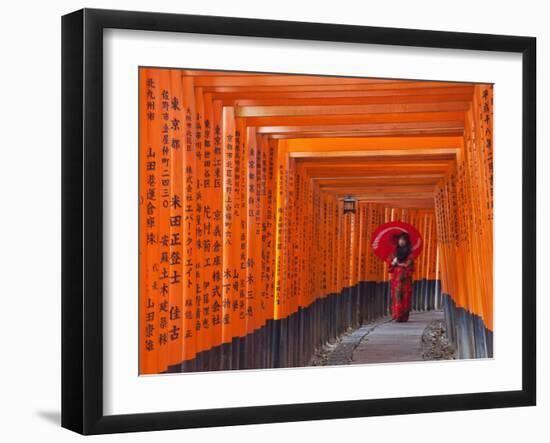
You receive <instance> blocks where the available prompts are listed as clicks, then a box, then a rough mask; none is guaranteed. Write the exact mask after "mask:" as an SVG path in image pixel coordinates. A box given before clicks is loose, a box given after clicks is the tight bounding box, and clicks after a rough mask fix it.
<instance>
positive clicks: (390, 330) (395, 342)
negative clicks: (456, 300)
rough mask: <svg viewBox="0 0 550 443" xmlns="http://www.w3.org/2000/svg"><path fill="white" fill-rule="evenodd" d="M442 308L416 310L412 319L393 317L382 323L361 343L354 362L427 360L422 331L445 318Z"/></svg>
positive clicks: (353, 357) (411, 315)
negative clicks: (401, 321) (440, 309)
mask: <svg viewBox="0 0 550 443" xmlns="http://www.w3.org/2000/svg"><path fill="white" fill-rule="evenodd" d="M442 319H443V312H442V311H427V312H412V313H411V314H410V315H409V321H407V322H405V323H397V322H394V321H390V322H387V323H383V324H381V325H378V326H377V327H376V328H375V329H374V330H373V331H371V332H370V333H369V334H367V335H366V336H365V337H364V338H363V339H362V340H361V341H360V342H359V343H358V345H357V347H356V348H355V351H354V352H353V355H352V358H351V361H350V363H352V364H353V363H388V362H404V361H419V360H424V358H423V357H422V334H423V332H424V329H426V327H427V326H428V325H429V324H430V323H431V322H433V321H435V320H442Z"/></svg>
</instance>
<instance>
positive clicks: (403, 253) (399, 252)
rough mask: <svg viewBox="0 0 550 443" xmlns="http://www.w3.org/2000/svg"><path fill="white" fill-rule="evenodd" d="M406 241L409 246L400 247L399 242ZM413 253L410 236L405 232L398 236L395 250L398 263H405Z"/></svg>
mask: <svg viewBox="0 0 550 443" xmlns="http://www.w3.org/2000/svg"><path fill="white" fill-rule="evenodd" d="M402 238H403V239H405V240H406V242H407V244H406V245H405V246H399V240H400V239H402ZM410 253H411V239H410V237H409V234H407V233H406V232H403V233H401V234H399V235H398V236H397V245H396V249H395V256H396V257H397V261H398V262H399V263H403V262H404V261H405V260H406V259H407V257H408V256H409V254H410Z"/></svg>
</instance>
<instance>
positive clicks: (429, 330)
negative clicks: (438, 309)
mask: <svg viewBox="0 0 550 443" xmlns="http://www.w3.org/2000/svg"><path fill="white" fill-rule="evenodd" d="M422 358H423V359H424V360H454V359H456V355H455V350H454V349H453V347H452V346H451V345H450V343H449V340H448V339H447V332H446V325H445V322H444V321H441V320H436V321H433V322H431V323H430V324H429V325H428V326H426V329H424V333H423V334H422Z"/></svg>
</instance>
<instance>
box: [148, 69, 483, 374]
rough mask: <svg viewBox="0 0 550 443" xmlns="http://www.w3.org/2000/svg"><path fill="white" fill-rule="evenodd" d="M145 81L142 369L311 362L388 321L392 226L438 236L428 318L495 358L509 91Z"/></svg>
mask: <svg viewBox="0 0 550 443" xmlns="http://www.w3.org/2000/svg"><path fill="white" fill-rule="evenodd" d="M139 74H140V75H139V77H140V80H139V100H140V112H139V125H140V136H139V141H140V164H139V168H140V171H139V173H140V215H139V217H140V237H139V242H140V245H139V251H140V257H139V260H140V268H139V272H140V312H139V316H140V319H139V320H140V322H139V325H140V326H139V343H140V361H139V365H140V368H139V370H140V374H159V373H165V372H185V371H209V370H226V369H249V368H274V367H294V366H304V365H307V364H308V362H309V361H310V358H311V356H312V355H313V353H314V352H315V350H316V349H318V348H319V347H320V346H322V345H323V344H324V343H326V342H327V341H328V340H330V339H334V338H335V337H337V336H339V335H340V334H342V333H343V332H344V331H346V330H349V328H357V327H359V326H360V325H362V324H364V323H368V322H371V321H374V320H376V319H378V318H381V317H384V316H386V315H388V313H389V308H390V288H389V284H388V278H389V274H388V269H387V264H385V263H384V262H382V261H381V260H380V259H378V258H376V257H375V256H374V254H373V252H372V245H371V244H370V239H371V234H372V232H373V231H374V230H375V229H376V228H377V227H378V226H379V225H380V224H382V223H384V222H387V221H391V220H401V221H405V222H407V223H410V224H412V225H414V226H415V227H416V228H417V229H418V230H419V231H420V232H421V234H422V236H423V240H424V247H423V251H422V254H421V255H420V256H419V257H418V259H417V260H416V269H415V274H414V290H413V301H412V308H413V314H412V315H414V312H415V311H423V310H431V309H442V310H443V311H444V314H445V321H446V323H447V331H448V334H449V339H450V341H451V342H452V343H453V344H454V346H456V349H457V352H458V356H459V358H476V357H478V358H479V357H491V356H492V353H493V351H492V341H493V207H492V205H493V203H492V202H493V177H492V171H493V164H492V162H493V140H492V131H493V86H492V85H489V84H468V83H450V82H433V81H408V80H384V79H372V78H342V77H328V76H310V75H286V74H262V73H249V72H222V71H197V70H185V69H164V68H140V73H139ZM347 196H351V197H352V198H353V199H354V200H355V202H356V203H355V210H354V211H346V212H344V210H343V199H344V198H345V197H347Z"/></svg>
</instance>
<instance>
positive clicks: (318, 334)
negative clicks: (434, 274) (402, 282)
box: [165, 280, 439, 373]
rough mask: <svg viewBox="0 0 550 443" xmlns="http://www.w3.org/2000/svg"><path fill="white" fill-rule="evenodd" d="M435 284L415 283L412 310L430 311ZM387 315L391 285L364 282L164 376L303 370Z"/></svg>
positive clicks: (205, 354) (433, 300)
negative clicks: (327, 347) (319, 353)
mask: <svg viewBox="0 0 550 443" xmlns="http://www.w3.org/2000/svg"><path fill="white" fill-rule="evenodd" d="M438 287H439V286H438V282H435V281H431V280H424V281H422V282H420V283H415V289H414V291H415V292H414V295H413V309H414V310H417V311H419V310H425V309H433V308H434V306H435V304H436V299H437V297H438V295H437V294H435V293H434V292H436V291H437V288H438ZM390 314H391V294H390V284H389V282H372V281H363V282H360V283H358V284H356V285H355V286H352V287H347V288H344V289H343V290H342V291H341V292H340V293H338V294H329V295H327V296H326V297H324V298H318V299H316V300H315V301H314V302H313V303H311V304H310V305H309V306H304V307H300V308H299V309H298V310H297V311H296V312H294V313H293V314H291V315H289V316H288V317H286V318H283V319H278V320H268V321H267V322H266V323H265V324H264V325H263V326H262V327H260V328H258V329H256V330H255V331H254V332H251V333H249V334H247V335H245V336H243V337H235V338H233V339H232V340H231V342H229V343H224V344H222V345H218V346H215V347H213V348H211V349H208V350H205V351H202V352H199V353H198V354H197V355H196V357H195V358H193V359H190V360H186V361H184V362H182V363H181V364H177V365H173V366H170V367H168V369H167V370H166V371H165V372H166V373H174V372H205V371H220V370H242V369H260V368H288V367H298V366H307V365H308V363H309V361H310V359H311V357H312V356H313V354H314V353H315V351H316V350H317V349H318V348H319V347H321V346H323V345H324V344H325V343H327V342H328V341H330V340H334V339H335V338H337V337H338V336H340V335H341V334H343V333H345V332H346V331H348V330H351V329H356V328H358V327H360V326H361V325H363V324H367V323H371V322H373V321H376V320H377V319H379V318H381V317H384V316H387V315H390Z"/></svg>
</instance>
